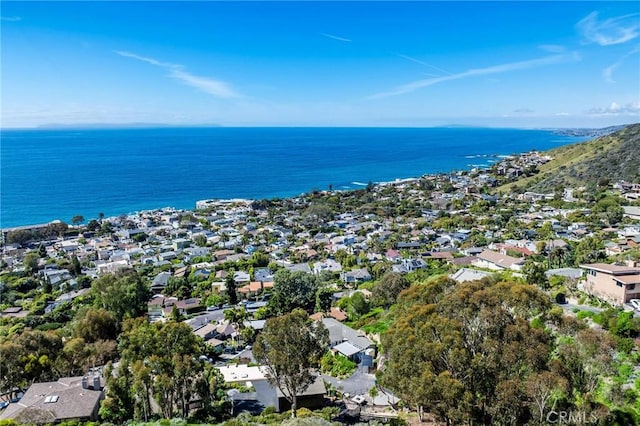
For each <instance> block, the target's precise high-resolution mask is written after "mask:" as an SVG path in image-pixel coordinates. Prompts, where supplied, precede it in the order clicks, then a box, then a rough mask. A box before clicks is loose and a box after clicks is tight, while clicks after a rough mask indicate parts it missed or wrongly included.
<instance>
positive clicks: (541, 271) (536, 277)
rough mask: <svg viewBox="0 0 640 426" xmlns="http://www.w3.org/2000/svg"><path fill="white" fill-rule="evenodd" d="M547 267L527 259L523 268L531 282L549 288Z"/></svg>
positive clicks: (526, 277)
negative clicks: (546, 273)
mask: <svg viewBox="0 0 640 426" xmlns="http://www.w3.org/2000/svg"><path fill="white" fill-rule="evenodd" d="M545 271H546V269H545V268H544V267H543V266H542V265H540V264H539V263H536V262H534V261H532V260H527V261H526V262H525V264H524V267H523V268H522V272H524V276H525V279H526V280H527V282H528V283H529V284H535V285H537V286H538V287H540V288H542V289H545V290H546V289H548V288H549V280H548V279H547V276H546V275H545Z"/></svg>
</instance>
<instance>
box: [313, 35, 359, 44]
mask: <svg viewBox="0 0 640 426" xmlns="http://www.w3.org/2000/svg"><path fill="white" fill-rule="evenodd" d="M320 35H321V36H323V37H327V38H331V39H333V40H338V41H345V42H348V43H350V42H352V41H353V40H351V39H348V38H344V37H339V36H337V35H333V34H328V33H320Z"/></svg>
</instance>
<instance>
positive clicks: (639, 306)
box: [629, 299, 640, 311]
mask: <svg viewBox="0 0 640 426" xmlns="http://www.w3.org/2000/svg"><path fill="white" fill-rule="evenodd" d="M629 303H631V306H633V307H634V308H635V309H636V310H638V311H640V299H631V300H629Z"/></svg>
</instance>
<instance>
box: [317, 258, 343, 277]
mask: <svg viewBox="0 0 640 426" xmlns="http://www.w3.org/2000/svg"><path fill="white" fill-rule="evenodd" d="M323 271H329V272H341V271H342V265H340V264H339V263H338V262H336V261H335V260H333V259H327V260H325V261H324V262H316V263H314V264H313V273H314V274H316V275H317V274H320V273H321V272H323Z"/></svg>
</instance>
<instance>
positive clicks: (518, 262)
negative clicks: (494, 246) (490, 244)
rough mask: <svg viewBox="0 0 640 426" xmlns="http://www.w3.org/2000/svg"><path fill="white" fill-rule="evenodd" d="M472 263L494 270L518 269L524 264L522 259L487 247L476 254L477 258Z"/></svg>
mask: <svg viewBox="0 0 640 426" xmlns="http://www.w3.org/2000/svg"><path fill="white" fill-rule="evenodd" d="M473 265H474V266H477V267H478V268H487V269H491V270H494V271H500V270H504V269H511V270H513V271H520V270H522V266H523V265H524V259H519V258H516V257H511V256H508V255H506V254H502V253H498V252H496V251H493V250H488V249H487V250H483V251H482V253H480V254H478V255H477V259H476V260H475V261H474V262H473Z"/></svg>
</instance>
